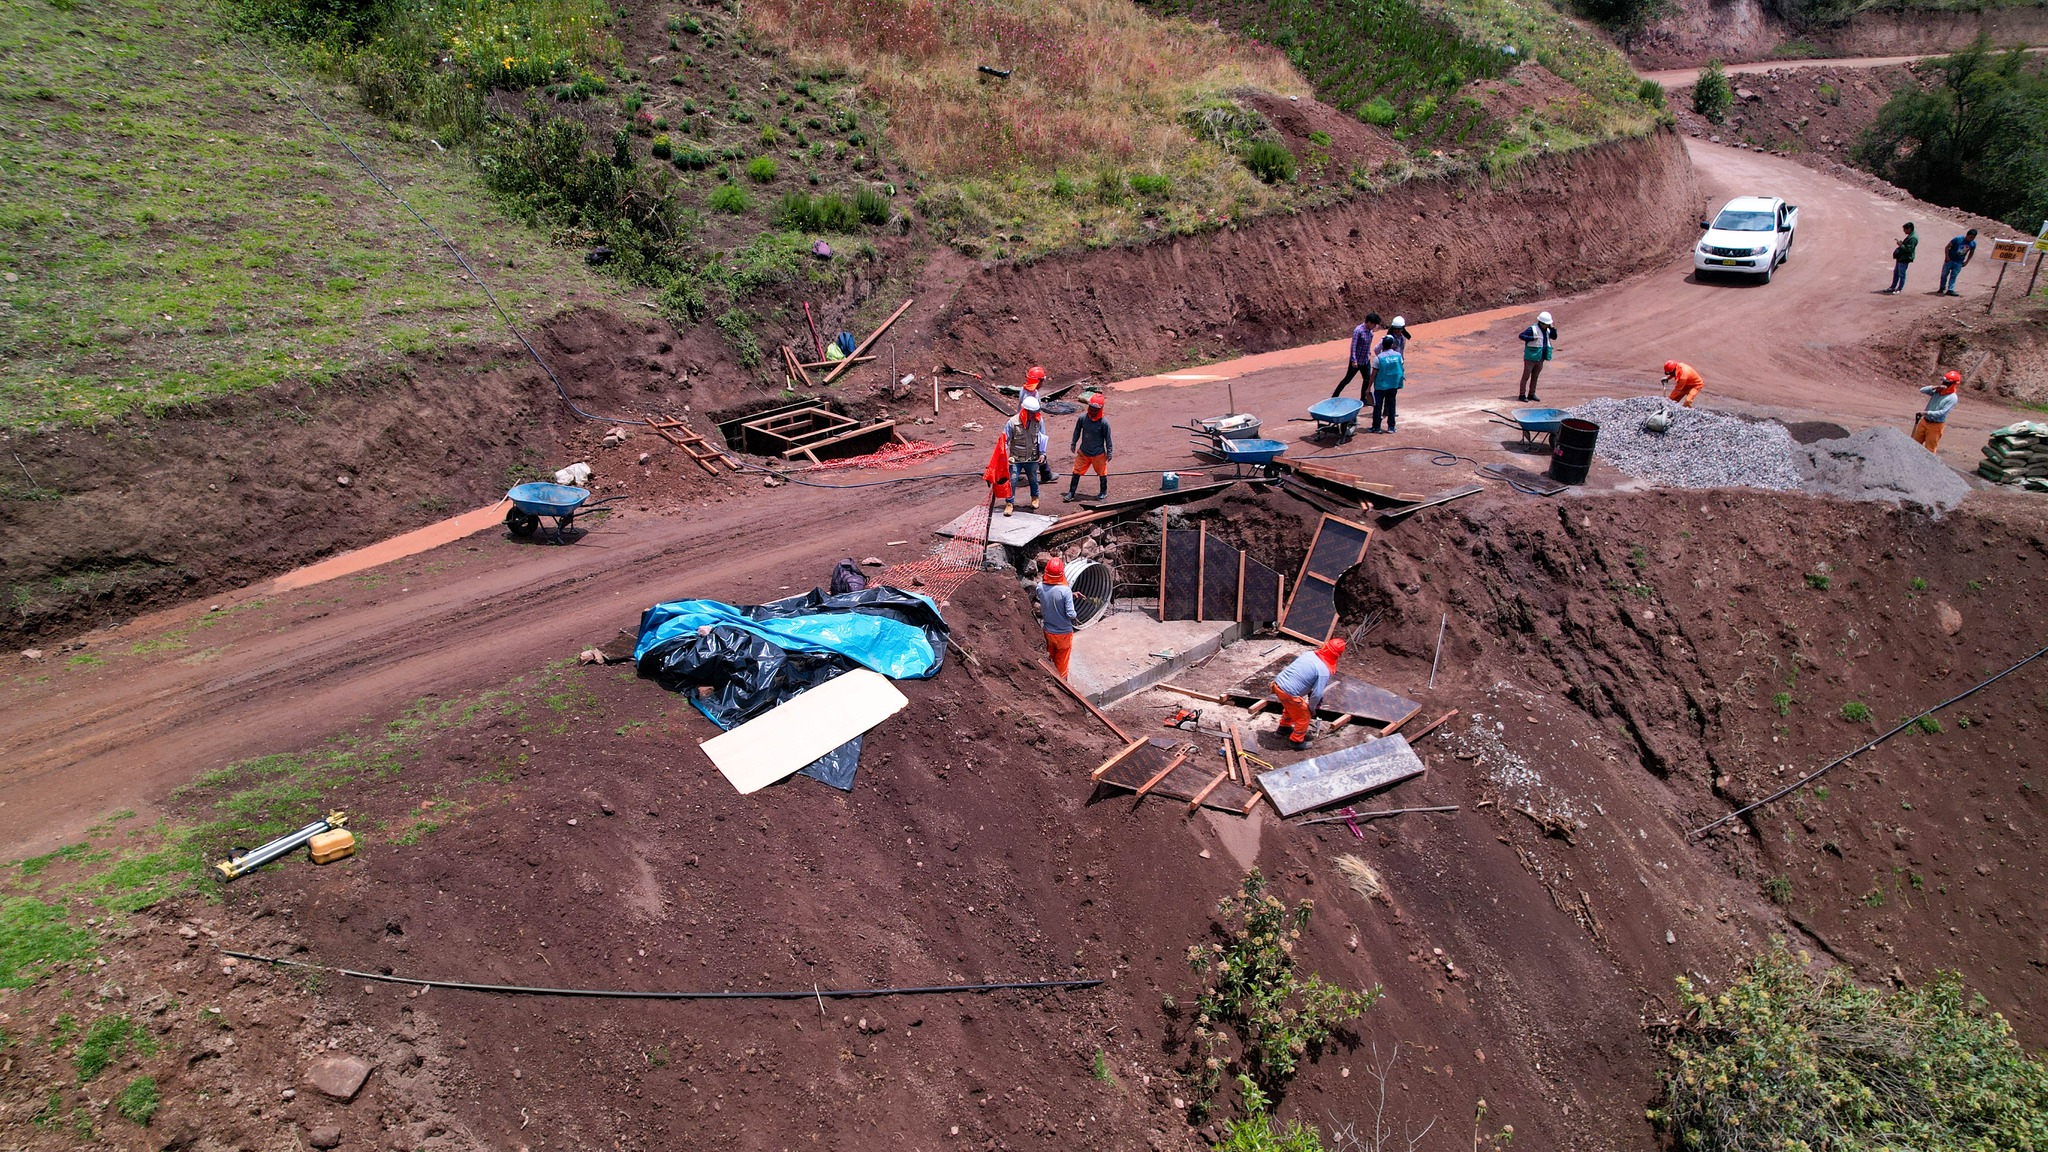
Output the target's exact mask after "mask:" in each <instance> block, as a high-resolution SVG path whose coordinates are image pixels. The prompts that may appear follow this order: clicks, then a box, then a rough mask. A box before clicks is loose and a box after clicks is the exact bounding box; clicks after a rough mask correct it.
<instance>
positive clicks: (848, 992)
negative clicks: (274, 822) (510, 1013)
mask: <svg viewBox="0 0 2048 1152" xmlns="http://www.w3.org/2000/svg"><path fill="white" fill-rule="evenodd" d="M222 955H226V956H233V957H234V958H235V959H237V960H253V961H255V962H256V963H258V964H270V965H274V966H276V967H279V968H302V969H306V970H308V971H312V972H332V973H334V974H335V975H337V976H346V977H348V978H350V979H351V980H375V981H378V982H380V983H384V984H404V985H408V986H410V987H414V988H449V989H453V990H455V991H458V992H493V993H498V994H500V995H513V996H577V997H582V998H584V999H590V1000H857V999H862V998H864V997H870V996H936V995H942V994H945V993H948V992H952V993H961V992H1007V991H1012V990H1023V991H1030V990H1044V989H1056V988H1093V987H1095V986H1096V985H1098V984H1101V983H1102V981H1101V980H1100V979H1085V980H1011V981H1002V982H998V983H994V984H927V985H913V986H909V987H902V988H807V989H799V990H797V991H794V992H786V991H770V992H636V991H633V990H631V989H625V988H537V987H529V986H526V985H522V984H474V983H470V982H467V981H462V980H424V979H419V978H416V977H412V976H393V975H391V974H389V973H386V972H361V971H358V970H356V969H354V968H339V967H335V966H333V965H330V964H311V963H308V962H306V961H303V960H286V959H284V958H283V957H279V956H258V955H257V954H255V953H254V952H235V951H232V950H228V949H222Z"/></svg>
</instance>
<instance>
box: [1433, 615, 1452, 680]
mask: <svg viewBox="0 0 2048 1152" xmlns="http://www.w3.org/2000/svg"><path fill="white" fill-rule="evenodd" d="M1450 626H1451V614H1450V613H1449V612H1446V613H1444V618H1443V620H1442V621H1441V622H1439V623H1438V624H1437V626H1436V655H1434V656H1431V657H1430V658H1429V686H1430V687H1431V688H1434V687H1436V662H1437V661H1439V660H1441V659H1443V658H1444V629H1446V628H1448V627H1450Z"/></svg>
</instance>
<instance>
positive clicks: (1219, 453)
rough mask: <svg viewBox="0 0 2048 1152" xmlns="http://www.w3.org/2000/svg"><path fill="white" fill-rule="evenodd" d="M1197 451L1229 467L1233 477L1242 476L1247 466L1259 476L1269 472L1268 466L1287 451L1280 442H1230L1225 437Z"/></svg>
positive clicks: (1218, 438) (1214, 439)
mask: <svg viewBox="0 0 2048 1152" xmlns="http://www.w3.org/2000/svg"><path fill="white" fill-rule="evenodd" d="M1198 451H1200V452H1201V454H1202V455H1204V456H1207V457H1209V458H1211V459H1214V460H1221V461H1223V462H1224V463H1225V464H1228V465H1230V466H1231V471H1232V474H1233V475H1237V476H1242V475H1244V470H1245V468H1246V467H1247V466H1250V467H1252V468H1254V469H1256V470H1257V471H1258V472H1259V473H1260V474H1265V473H1267V472H1270V471H1271V469H1270V468H1269V467H1268V465H1270V464H1272V463H1273V461H1275V460H1278V459H1279V458H1280V454H1281V453H1283V452H1285V451H1287V444H1286V442H1284V441H1281V440H1232V439H1230V438H1229V437H1227V436H1216V437H1215V438H1213V439H1212V440H1210V442H1209V443H1207V444H1204V445H1200V446H1199V447H1198Z"/></svg>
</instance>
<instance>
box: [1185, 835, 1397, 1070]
mask: <svg viewBox="0 0 2048 1152" xmlns="http://www.w3.org/2000/svg"><path fill="white" fill-rule="evenodd" d="M1314 908H1315V905H1314V903H1313V902H1311V901H1307V900H1304V901H1302V902H1301V903H1300V904H1298V905H1296V906H1294V907H1292V908H1289V907H1288V906H1287V905H1286V904H1285V903H1284V902H1282V901H1281V900H1280V899H1279V898H1278V897H1276V896H1273V895H1270V894H1269V893H1267V891H1266V880H1265V877H1264V876H1262V875H1260V874H1259V870H1258V869H1256V868H1254V869H1252V870H1251V871H1250V872H1247V873H1246V874H1245V878H1244V882H1243V884H1242V885H1240V887H1239V888H1238V891H1237V894H1236V895H1234V896H1227V897H1225V898H1224V899H1223V900H1222V901H1221V902H1220V903H1219V904H1217V906H1216V917H1217V919H1218V920H1220V921H1222V922H1223V936H1224V939H1223V942H1222V943H1211V944H1209V945H1208V946H1206V947H1204V946H1203V945H1201V944H1194V945H1190V946H1189V948H1188V967H1190V968H1192V969H1194V971H1195V972H1196V974H1197V975H1199V976H1200V977H1201V978H1202V989H1201V991H1200V993H1199V994H1198V995H1197V997H1196V1000H1195V1009H1196V1012H1197V1014H1198V1015H1197V1016H1196V1020H1195V1030H1194V1031H1195V1036H1196V1037H1197V1038H1198V1039H1199V1040H1200V1041H1201V1046H1202V1049H1203V1052H1202V1054H1201V1055H1202V1067H1201V1070H1200V1071H1199V1073H1198V1074H1197V1081H1198V1083H1199V1084H1200V1085H1201V1087H1202V1088H1203V1090H1204V1094H1205V1095H1213V1094H1214V1093H1215V1091H1216V1090H1217V1089H1218V1088H1219V1087H1221V1086H1222V1083H1223V1077H1224V1074H1225V1073H1226V1072H1230V1073H1231V1074H1234V1075H1242V1076H1245V1077H1247V1078H1248V1079H1249V1081H1250V1083H1251V1084H1252V1085H1254V1086H1255V1087H1257V1088H1258V1089H1259V1090H1260V1091H1261V1092H1266V1093H1271V1092H1273V1091H1275V1090H1277V1089H1279V1088H1280V1087H1282V1086H1283V1085H1285V1084H1286V1082H1287V1080H1288V1079H1289V1078H1290V1077H1292V1076H1293V1075H1294V1072H1295V1069H1296V1068H1298V1067H1299V1066H1300V1064H1301V1061H1302V1060H1304V1059H1306V1058H1308V1057H1310V1056H1312V1055H1313V1054H1314V1053H1315V1052H1316V1051H1317V1050H1318V1049H1320V1048H1321V1047H1322V1045H1323V1043H1324V1042H1325V1041H1327V1040H1328V1039H1329V1038H1330V1036H1331V1035H1332V1034H1333V1033H1334V1032H1335V1031H1336V1030H1337V1028H1338V1027H1339V1026H1341V1025H1342V1024H1344V1023H1345V1022H1346V1021H1348V1020H1352V1019H1355V1018H1356V1017H1358V1016H1360V1015H1363V1014H1364V1013H1365V1011H1366V1010H1367V1009H1369V1008H1371V1007H1372V1006H1373V1004H1374V1003H1376V1002H1377V1001H1378V1000H1379V998H1380V990H1379V989H1378V988H1377V987H1374V988H1369V989H1366V990H1365V991H1362V992H1353V991H1351V990H1349V989H1346V988H1340V987H1338V986H1337V985H1334V984H1330V983H1327V982H1325V981H1324V980H1323V979H1322V978H1321V977H1319V976H1314V975H1310V976H1307V977H1303V976H1301V975H1300V974H1298V973H1297V972H1296V971H1295V970H1294V945H1295V942H1296V941H1298V940H1300V939H1301V934H1302V932H1303V931H1304V930H1305V929H1306V928H1307V927H1308V921H1309V915H1310V913H1311V912H1313V911H1314ZM1231 1035H1234V1036H1235V1037H1236V1041H1237V1054H1236V1055H1235V1056H1231V1055H1229V1054H1228V1053H1229V1039H1228V1037H1229V1036H1231Z"/></svg>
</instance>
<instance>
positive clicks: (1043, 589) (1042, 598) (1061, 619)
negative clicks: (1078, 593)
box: [1038, 556, 1074, 680]
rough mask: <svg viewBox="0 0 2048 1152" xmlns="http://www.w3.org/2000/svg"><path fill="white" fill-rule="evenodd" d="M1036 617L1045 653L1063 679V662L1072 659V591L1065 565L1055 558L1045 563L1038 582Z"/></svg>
mask: <svg viewBox="0 0 2048 1152" xmlns="http://www.w3.org/2000/svg"><path fill="white" fill-rule="evenodd" d="M1038 617H1039V623H1040V625H1041V626H1043V627H1044V628H1045V654H1046V655H1047V656H1050V657H1052V670H1053V671H1054V672H1057V673H1059V677H1060V679H1062V680H1065V679H1066V678H1067V661H1069V660H1071V659H1072V658H1073V656H1074V590H1073V589H1072V588H1069V587H1067V563H1066V561H1064V560H1061V559H1060V558H1059V557H1057V556H1055V557H1053V558H1052V559H1050V560H1047V561H1046V562H1045V572H1044V574H1043V575H1041V576H1040V577H1039V579H1038Z"/></svg>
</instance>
